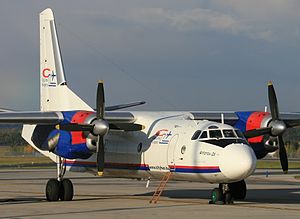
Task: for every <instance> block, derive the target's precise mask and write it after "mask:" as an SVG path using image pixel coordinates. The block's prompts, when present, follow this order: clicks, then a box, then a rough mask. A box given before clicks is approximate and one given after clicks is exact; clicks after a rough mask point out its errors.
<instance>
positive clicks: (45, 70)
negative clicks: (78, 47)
mask: <svg viewBox="0 0 300 219" xmlns="http://www.w3.org/2000/svg"><path fill="white" fill-rule="evenodd" d="M40 107H41V111H67V110H92V108H91V107H90V106H88V105H87V104H86V103H85V102H84V101H83V100H81V99H80V98H79V97H78V96H77V95H76V94H75V93H73V92H72V91H71V90H70V89H69V88H68V86H67V81H66V78H65V73H64V67H63V62H62V58H61V53H60V47H59V43H58V37H57V33H56V27H55V22H54V16H53V12H52V10H51V9H50V8H47V9H45V10H44V11H42V12H41V13H40Z"/></svg>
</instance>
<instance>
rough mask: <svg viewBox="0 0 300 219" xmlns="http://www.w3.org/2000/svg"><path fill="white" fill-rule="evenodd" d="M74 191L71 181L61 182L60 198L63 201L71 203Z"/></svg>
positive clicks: (64, 180)
mask: <svg viewBox="0 0 300 219" xmlns="http://www.w3.org/2000/svg"><path fill="white" fill-rule="evenodd" d="M73 195H74V189H73V184H72V182H71V180H69V179H63V180H62V181H61V182H60V191H59V198H60V200H62V201H71V200H72V199H73Z"/></svg>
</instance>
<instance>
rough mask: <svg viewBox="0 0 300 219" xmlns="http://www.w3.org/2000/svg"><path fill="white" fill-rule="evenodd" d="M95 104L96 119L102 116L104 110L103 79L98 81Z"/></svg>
mask: <svg viewBox="0 0 300 219" xmlns="http://www.w3.org/2000/svg"><path fill="white" fill-rule="evenodd" d="M96 104H97V106H96V117H97V119H103V118H104V110H105V99H104V86H103V81H99V82H98V88H97V100H96Z"/></svg>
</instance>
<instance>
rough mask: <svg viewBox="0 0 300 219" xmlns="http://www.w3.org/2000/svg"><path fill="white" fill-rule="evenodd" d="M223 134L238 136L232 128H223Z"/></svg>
mask: <svg viewBox="0 0 300 219" xmlns="http://www.w3.org/2000/svg"><path fill="white" fill-rule="evenodd" d="M223 135H224V137H225V138H236V136H235V134H234V132H233V130H232V129H224V130H223Z"/></svg>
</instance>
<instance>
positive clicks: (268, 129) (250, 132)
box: [244, 127, 272, 138]
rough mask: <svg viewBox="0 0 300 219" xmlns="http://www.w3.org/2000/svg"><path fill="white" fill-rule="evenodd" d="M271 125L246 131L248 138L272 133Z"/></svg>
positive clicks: (245, 134)
mask: <svg viewBox="0 0 300 219" xmlns="http://www.w3.org/2000/svg"><path fill="white" fill-rule="evenodd" d="M271 129H272V128H271V127H266V128H259V129H252V130H248V131H245V132H244V136H245V137H246V138H253V137H257V136H261V135H267V134H270V133H271Z"/></svg>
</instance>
